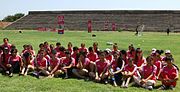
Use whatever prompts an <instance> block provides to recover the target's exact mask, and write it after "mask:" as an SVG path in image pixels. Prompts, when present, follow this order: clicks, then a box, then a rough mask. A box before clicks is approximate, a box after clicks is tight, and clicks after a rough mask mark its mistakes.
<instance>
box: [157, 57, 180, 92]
mask: <svg viewBox="0 0 180 92" xmlns="http://www.w3.org/2000/svg"><path fill="white" fill-rule="evenodd" d="M165 62H166V63H167V66H164V67H163V68H162V70H161V74H160V77H159V80H161V82H162V86H161V87H160V88H159V89H160V90H165V89H171V90H173V89H174V88H175V87H176V84H177V80H178V78H179V74H178V69H177V67H175V66H174V65H173V61H172V58H171V57H166V59H165Z"/></svg>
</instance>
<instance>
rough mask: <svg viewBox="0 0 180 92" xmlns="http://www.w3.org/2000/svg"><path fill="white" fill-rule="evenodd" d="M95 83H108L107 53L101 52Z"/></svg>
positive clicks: (96, 64)
mask: <svg viewBox="0 0 180 92" xmlns="http://www.w3.org/2000/svg"><path fill="white" fill-rule="evenodd" d="M95 66H96V67H95V81H96V82H104V83H105V84H107V83H108V76H109V73H108V67H109V61H108V60H106V59H105V52H101V51H100V52H99V60H97V61H96V62H95Z"/></svg>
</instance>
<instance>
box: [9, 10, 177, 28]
mask: <svg viewBox="0 0 180 92" xmlns="http://www.w3.org/2000/svg"><path fill="white" fill-rule="evenodd" d="M59 15H64V20H65V30H87V22H88V20H89V19H91V20H92V30H96V31H101V30H104V24H105V22H108V26H107V27H108V30H112V22H114V23H116V25H117V26H116V27H117V30H120V29H124V30H130V31H135V29H136V27H137V25H142V24H144V25H145V29H144V31H160V32H162V31H166V29H167V28H168V27H170V29H171V30H172V31H176V32H180V12H179V11H133V10H131V11H128V10H127V11H123V10H119V11H118V10H114V11H113V10H112V11H110V10H109V11H30V12H29V14H28V15H26V16H25V17H23V18H21V19H19V20H17V21H15V22H14V23H12V24H11V25H9V26H7V27H6V28H7V29H37V28H58V23H57V21H58V20H57V16H59Z"/></svg>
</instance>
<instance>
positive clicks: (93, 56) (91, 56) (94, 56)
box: [87, 47, 98, 62]
mask: <svg viewBox="0 0 180 92" xmlns="http://www.w3.org/2000/svg"><path fill="white" fill-rule="evenodd" d="M88 50H89V52H88V53H87V58H88V59H89V60H90V61H92V62H95V61H96V60H97V59H98V55H97V53H95V52H94V50H93V47H89V48H88Z"/></svg>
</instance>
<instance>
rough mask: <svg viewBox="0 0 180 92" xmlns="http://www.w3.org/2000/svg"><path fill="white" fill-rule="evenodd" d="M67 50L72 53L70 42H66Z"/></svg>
mask: <svg viewBox="0 0 180 92" xmlns="http://www.w3.org/2000/svg"><path fill="white" fill-rule="evenodd" d="M67 50H68V51H70V53H72V51H73V45H72V43H71V42H69V43H68V48H67Z"/></svg>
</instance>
